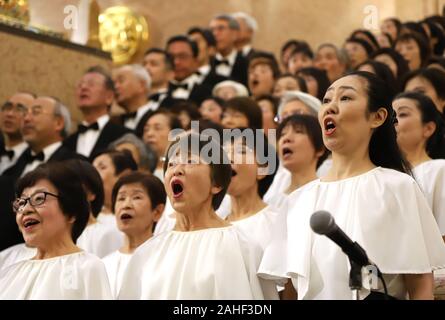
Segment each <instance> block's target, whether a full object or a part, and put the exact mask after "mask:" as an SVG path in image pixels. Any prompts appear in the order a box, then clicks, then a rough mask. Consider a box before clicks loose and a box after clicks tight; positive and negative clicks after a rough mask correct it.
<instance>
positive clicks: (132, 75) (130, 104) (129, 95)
mask: <svg viewBox="0 0 445 320" xmlns="http://www.w3.org/2000/svg"><path fill="white" fill-rule="evenodd" d="M113 80H114V84H115V88H116V100H117V103H118V104H119V105H120V106H121V107H123V108H124V109H125V111H126V113H124V114H123V115H121V117H120V120H121V123H122V125H123V126H125V127H126V128H128V129H130V130H133V131H134V132H135V133H136V135H137V136H138V137H140V138H142V135H143V133H144V125H145V122H143V121H141V120H142V119H143V118H144V117H146V116H147V114H148V113H151V112H153V111H155V110H156V109H157V108H154V106H153V105H150V104H149V102H148V92H149V91H150V87H151V78H150V75H149V74H148V72H147V70H145V68H144V67H143V66H141V65H138V64H131V65H125V66H122V67H120V68H117V69H116V70H114V72H113Z"/></svg>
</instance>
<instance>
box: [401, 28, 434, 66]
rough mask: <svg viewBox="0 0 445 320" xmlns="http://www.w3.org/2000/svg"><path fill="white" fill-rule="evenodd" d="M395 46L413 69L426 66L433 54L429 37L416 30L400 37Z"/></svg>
mask: <svg viewBox="0 0 445 320" xmlns="http://www.w3.org/2000/svg"><path fill="white" fill-rule="evenodd" d="M394 48H395V50H396V51H397V52H398V53H400V54H401V55H402V56H403V58H404V59H405V60H406V62H407V63H408V67H409V70H411V71H413V70H417V69H419V68H422V67H424V66H425V65H426V62H427V60H428V59H429V57H430V55H431V49H430V47H429V45H428V41H427V39H425V38H424V37H422V36H421V35H420V34H418V33H415V32H414V33H406V34H402V35H401V36H400V37H398V38H397V40H396V43H395V45H394Z"/></svg>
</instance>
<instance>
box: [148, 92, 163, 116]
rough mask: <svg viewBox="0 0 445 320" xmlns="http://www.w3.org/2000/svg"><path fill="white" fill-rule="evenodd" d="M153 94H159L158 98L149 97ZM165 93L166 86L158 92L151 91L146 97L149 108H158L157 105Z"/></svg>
mask: <svg viewBox="0 0 445 320" xmlns="http://www.w3.org/2000/svg"><path fill="white" fill-rule="evenodd" d="M153 95H159V98H158V99H157V100H153V99H150V97H151V96H153ZM167 95H168V89H167V88H164V89H161V90H159V91H158V92H155V93H152V94H151V95H150V96H149V97H148V99H149V100H148V105H149V110H151V111H156V110H158V108H159V106H160V105H161V103H162V101H164V99H165V98H166V97H167Z"/></svg>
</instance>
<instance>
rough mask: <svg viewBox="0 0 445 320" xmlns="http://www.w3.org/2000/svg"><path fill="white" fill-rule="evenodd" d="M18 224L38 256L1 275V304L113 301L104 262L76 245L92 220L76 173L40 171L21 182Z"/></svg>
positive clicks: (59, 166)
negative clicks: (13, 300) (30, 300)
mask: <svg viewBox="0 0 445 320" xmlns="http://www.w3.org/2000/svg"><path fill="white" fill-rule="evenodd" d="M16 195H17V199H16V200H15V201H14V210H15V212H16V221H17V225H18V226H19V229H20V231H21V232H22V234H23V238H24V239H25V242H26V244H27V245H29V246H30V247H35V248H36V250H37V253H36V255H35V257H34V258H33V259H31V260H25V261H21V262H19V263H17V264H14V265H12V266H10V267H8V268H6V269H3V270H2V271H1V273H0V288H1V290H0V299H70V300H71V299H111V292H110V287H109V284H108V278H107V275H106V271H105V267H104V265H103V263H102V262H101V261H100V260H99V258H97V257H96V256H94V255H91V254H89V253H86V252H84V251H82V250H81V249H80V248H79V247H77V246H76V245H75V242H76V240H77V239H78V237H79V236H80V235H81V234H82V232H83V230H84V229H85V226H86V225H87V222H88V218H89V204H88V201H87V197H86V194H85V191H84V188H83V186H82V182H81V181H80V179H79V177H78V175H77V173H76V172H74V171H73V170H72V169H71V168H70V167H69V166H67V165H66V164H63V163H52V164H45V165H42V166H39V167H38V168H37V169H36V170H34V171H31V172H29V173H28V174H26V175H25V176H24V177H23V178H21V179H20V180H19V181H18V183H17V190H16Z"/></svg>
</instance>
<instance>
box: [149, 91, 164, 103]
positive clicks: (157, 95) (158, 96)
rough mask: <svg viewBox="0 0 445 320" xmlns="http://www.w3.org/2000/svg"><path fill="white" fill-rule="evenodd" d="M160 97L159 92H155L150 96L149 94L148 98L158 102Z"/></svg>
mask: <svg viewBox="0 0 445 320" xmlns="http://www.w3.org/2000/svg"><path fill="white" fill-rule="evenodd" d="M160 98H161V94H160V93H155V94H152V95H151V96H149V97H148V100H150V101H154V102H158V101H159V99H160Z"/></svg>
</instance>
